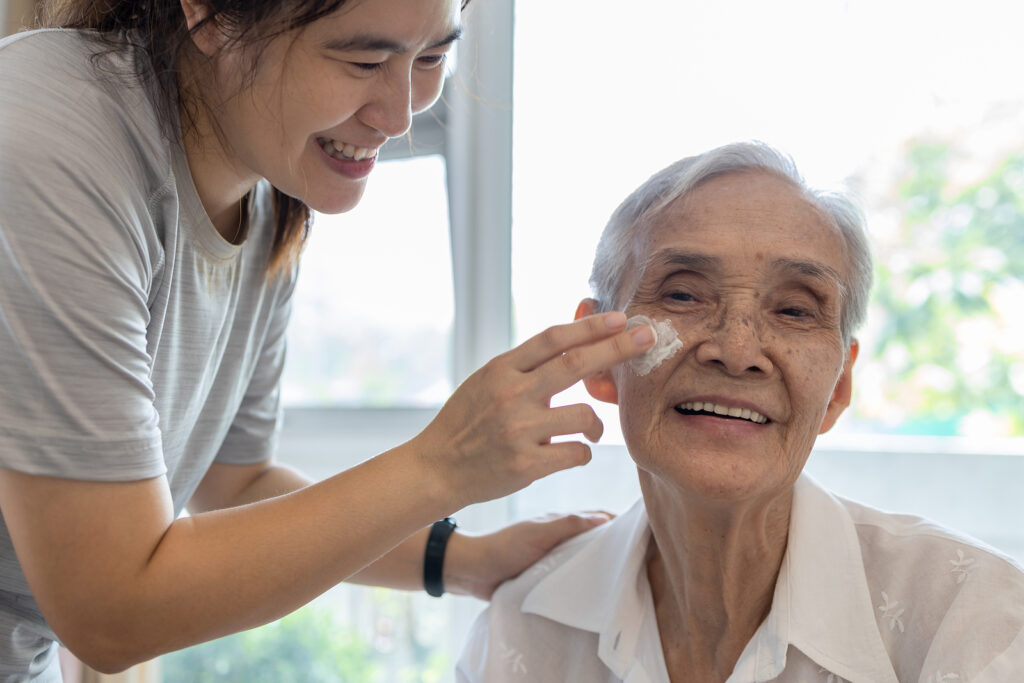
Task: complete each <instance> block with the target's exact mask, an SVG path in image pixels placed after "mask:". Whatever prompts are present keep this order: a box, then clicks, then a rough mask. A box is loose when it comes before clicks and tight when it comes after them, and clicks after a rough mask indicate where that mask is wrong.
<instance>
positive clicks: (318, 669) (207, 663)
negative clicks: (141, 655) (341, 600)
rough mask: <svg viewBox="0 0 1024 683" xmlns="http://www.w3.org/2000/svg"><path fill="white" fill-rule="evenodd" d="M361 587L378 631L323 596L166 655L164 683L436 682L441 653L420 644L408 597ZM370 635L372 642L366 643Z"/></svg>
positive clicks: (442, 668) (443, 660)
mask: <svg viewBox="0 0 1024 683" xmlns="http://www.w3.org/2000/svg"><path fill="white" fill-rule="evenodd" d="M359 590H364V591H365V592H364V593H363V594H362V598H363V600H364V604H367V605H369V606H370V608H371V609H372V613H373V615H374V616H373V619H374V620H375V622H376V626H377V629H378V631H379V632H378V633H376V634H373V635H372V636H371V637H367V636H366V635H364V634H363V633H360V632H359V631H358V630H357V629H355V628H353V626H352V624H351V620H350V618H349V617H348V616H346V615H344V614H342V613H340V612H339V611H337V610H335V609H333V608H332V607H331V605H330V602H329V601H324V602H320V601H318V602H314V603H312V604H310V605H307V606H306V607H303V608H302V609H300V610H298V611H296V612H293V613H292V614H290V615H288V616H286V617H284V618H283V619H280V620H278V621H275V622H273V623H271V624H267V625H266V626H262V627H260V628H256V629H253V630H250V631H244V632H242V633H238V634H235V635H232V636H228V637H226V638H221V639H219V640H215V641H212V642H209V643H204V644H202V645H196V646H195V647H191V648H188V649H186V650H182V651H180V652H174V653H171V654H169V655H165V656H164V657H162V658H161V660H160V665H161V670H162V678H163V681H164V683H236V682H237V683H292V682H294V683H439V682H440V681H442V680H445V676H446V675H447V674H448V673H450V670H451V662H450V660H449V658H448V657H447V656H446V655H445V654H444V653H442V652H439V651H437V650H436V649H434V648H432V647H430V646H429V645H427V644H425V643H421V642H419V640H418V639H417V637H416V629H415V628H414V627H415V626H416V623H415V622H416V613H415V612H414V611H413V610H412V608H411V605H410V601H409V599H408V598H409V596H408V595H407V594H404V593H401V592H397V591H385V590H383V589H376V590H368V589H359ZM371 638H372V639H373V642H371Z"/></svg>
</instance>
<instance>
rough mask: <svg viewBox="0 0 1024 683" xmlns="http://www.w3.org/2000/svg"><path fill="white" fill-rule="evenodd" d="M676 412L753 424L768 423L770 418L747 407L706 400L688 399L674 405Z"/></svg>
mask: <svg viewBox="0 0 1024 683" xmlns="http://www.w3.org/2000/svg"><path fill="white" fill-rule="evenodd" d="M676 412H677V413H679V414H680V415H713V416H715V417H723V418H726V419H732V420H746V421H747V422H753V423H754V424H759V425H763V424H768V423H769V422H770V420H769V419H768V418H767V417H765V416H764V415H762V414H761V413H758V412H756V411H753V410H750V409H748V408H737V407H735V406H733V407H730V406H723V405H720V404H718V403H708V402H707V401H689V402H687V403H680V404H679V405H677V406H676Z"/></svg>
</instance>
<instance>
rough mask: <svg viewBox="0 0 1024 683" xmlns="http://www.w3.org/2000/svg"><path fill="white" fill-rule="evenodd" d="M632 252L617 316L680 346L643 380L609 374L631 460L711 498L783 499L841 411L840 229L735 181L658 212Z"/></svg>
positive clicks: (755, 182)
mask: <svg viewBox="0 0 1024 683" xmlns="http://www.w3.org/2000/svg"><path fill="white" fill-rule="evenodd" d="M641 246H642V247H643V249H642V253H644V254H645V255H646V259H647V262H646V266H645V267H644V269H643V272H642V274H640V279H639V283H638V286H637V289H636V293H635V294H634V296H633V297H632V299H631V300H630V302H629V304H628V305H627V308H626V314H627V315H636V314H643V315H647V316H649V317H651V318H653V319H655V320H666V319H667V320H669V321H671V323H672V325H673V326H674V327H675V329H676V330H677V331H678V332H679V337H680V339H681V341H682V342H683V348H682V350H681V351H679V352H678V353H677V354H676V355H675V356H673V357H672V358H670V359H668V360H666V361H665V362H664V363H663V364H662V365H661V366H660V367H658V368H657V369H655V370H653V371H652V372H651V373H650V374H647V375H644V376H637V375H636V374H634V373H633V372H632V371H630V370H629V369H627V368H625V367H623V366H620V367H618V368H616V369H615V371H614V375H613V377H614V380H615V390H616V393H617V399H618V403H619V406H620V417H621V421H622V427H623V433H624V435H625V438H626V443H627V444H628V446H629V450H630V453H631V454H632V455H633V458H634V459H635V460H636V462H637V464H638V465H639V466H640V467H641V469H644V470H647V471H648V472H650V473H652V474H654V475H655V476H657V477H659V478H661V479H662V480H665V481H667V482H672V483H675V484H676V485H678V486H680V487H681V488H683V489H688V490H693V491H699V492H700V493H701V494H702V495H705V496H709V497H712V498H719V499H743V498H757V497H759V496H771V495H772V494H773V493H778V492H781V491H785V490H788V488H789V486H791V484H792V482H793V481H795V479H796V478H797V476H798V475H799V473H800V470H801V469H802V468H803V466H804V463H805V462H806V459H807V456H808V455H809V453H810V450H811V447H812V445H813V443H814V440H815V438H816V436H817V434H819V433H820V432H822V431H824V430H826V429H828V428H829V427H831V426H832V424H833V423H834V421H835V419H836V418H837V417H838V416H839V414H840V413H841V412H842V410H843V408H845V406H846V404H847V403H848V400H849V395H848V394H849V372H850V365H852V359H851V360H850V361H849V362H846V359H847V354H846V351H847V350H846V349H845V348H844V347H843V342H842V335H841V333H840V327H839V325H840V306H841V298H840V292H841V287H842V285H841V282H842V281H843V279H845V277H846V263H845V250H844V244H843V241H842V238H841V236H840V235H839V233H838V230H837V229H836V228H834V227H833V226H832V225H831V224H830V223H829V222H828V221H827V219H826V218H825V217H823V216H822V214H821V213H819V212H818V210H816V209H815V208H814V207H813V206H812V205H811V204H809V203H808V202H807V201H806V200H804V199H803V198H802V197H801V196H800V194H799V193H798V191H797V190H795V189H794V188H793V187H792V186H791V185H789V184H788V183H787V182H785V181H783V180H781V179H779V178H776V177H775V176H773V175H770V174H767V173H760V172H745V173H736V174H730V175H726V176H722V177H719V178H715V179H713V180H710V181H708V182H707V183H705V184H703V185H701V186H699V187H698V188H697V189H696V190H694V191H693V192H692V193H691V194H690V195H689V197H687V198H686V199H685V200H684V201H677V202H675V203H673V204H671V205H669V206H668V207H667V208H666V209H665V210H664V211H662V212H661V214H660V215H659V216H658V217H657V218H656V219H655V222H654V225H653V229H652V230H651V231H650V232H649V238H648V241H647V242H646V244H644V245H641ZM642 258H643V257H642ZM723 411H725V412H726V413H731V414H732V415H729V414H726V415H721V414H718V413H721V412H723Z"/></svg>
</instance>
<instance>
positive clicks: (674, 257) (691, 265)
mask: <svg viewBox="0 0 1024 683" xmlns="http://www.w3.org/2000/svg"><path fill="white" fill-rule="evenodd" d="M659 266H660V267H665V266H675V267H676V268H679V269H682V270H693V271H699V272H702V271H718V270H721V268H722V261H721V259H719V258H718V257H716V256H708V255H706V254H699V253H696V252H690V251H680V250H678V249H662V250H660V251H656V252H654V253H653V254H651V256H650V258H648V259H647V262H646V263H645V264H644V268H643V272H644V273H646V272H647V271H648V270H650V269H651V268H653V267H659Z"/></svg>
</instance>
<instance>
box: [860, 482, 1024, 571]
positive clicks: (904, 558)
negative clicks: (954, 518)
mask: <svg viewBox="0 0 1024 683" xmlns="http://www.w3.org/2000/svg"><path fill="white" fill-rule="evenodd" d="M844 503H845V506H846V508H847V510H848V511H849V512H850V516H851V518H852V519H853V523H854V525H855V527H856V529H857V536H858V538H859V539H860V545H861V552H862V554H863V556H864V564H865V567H866V568H867V569H868V570H869V571H870V569H871V568H873V567H885V568H886V569H885V571H886V573H889V574H890V575H892V574H894V573H895V574H899V573H902V572H909V573H912V574H914V575H915V576H918V577H920V576H922V572H923V573H924V574H925V575H930V574H932V573H934V572H938V574H939V575H941V576H944V577H946V578H951V579H952V581H953V583H954V585H964V584H965V583H967V581H968V578H969V577H973V576H975V575H976V572H978V571H979V570H981V569H983V568H984V570H985V573H986V574H987V575H989V576H998V577H1001V578H1002V579H1003V580H1005V581H1007V582H1009V583H1010V584H1017V585H1019V586H1020V589H1021V590H1024V567H1022V566H1021V564H1020V563H1019V562H1018V561H1017V560H1016V559H1014V558H1013V557H1011V556H1010V555H1008V554H1006V553H1004V552H1003V551H1001V550H998V549H996V548H994V547H992V546H990V545H988V544H987V543H985V542H984V541H981V540H979V539H977V538H973V537H971V536H969V535H967V534H963V533H960V532H958V531H955V530H953V529H950V528H948V527H945V526H942V525H941V524H938V523H936V522H934V521H932V520H929V519H926V518H923V517H919V516H916V515H909V514H898V513H892V512H883V511H880V510H876V509H874V508H871V507H869V506H866V505H861V504H859V503H855V502H852V501H844ZM929 570H931V571H929Z"/></svg>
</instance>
